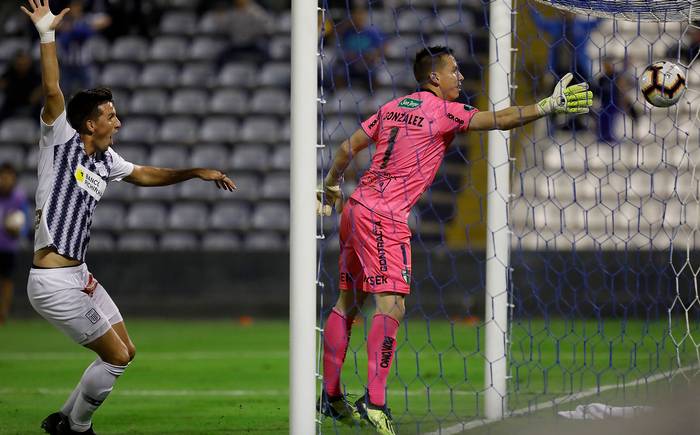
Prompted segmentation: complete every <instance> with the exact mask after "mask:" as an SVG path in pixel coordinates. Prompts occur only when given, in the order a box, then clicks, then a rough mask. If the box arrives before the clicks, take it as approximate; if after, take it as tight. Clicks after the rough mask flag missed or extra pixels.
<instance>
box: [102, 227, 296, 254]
mask: <svg viewBox="0 0 700 435" xmlns="http://www.w3.org/2000/svg"><path fill="white" fill-rule="evenodd" d="M287 246H288V242H287V238H286V237H285V236H284V235H282V234H280V233H278V232H271V231H256V232H248V233H245V234H240V235H239V234H237V233H234V232H228V231H220V232H208V233H205V234H203V235H201V236H200V235H199V234H195V233H188V232H181V231H177V232H165V233H162V234H154V233H149V232H129V233H120V234H113V233H110V232H105V231H93V232H92V234H91V235H90V248H89V251H90V252H94V251H110V252H113V251H115V250H118V251H154V250H162V251H200V250H208V251H231V250H234V249H242V250H247V251H264V250H279V249H284V248H286V247H287Z"/></svg>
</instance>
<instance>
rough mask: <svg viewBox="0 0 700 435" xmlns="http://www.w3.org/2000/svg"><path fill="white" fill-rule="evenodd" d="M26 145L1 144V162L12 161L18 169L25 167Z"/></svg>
mask: <svg viewBox="0 0 700 435" xmlns="http://www.w3.org/2000/svg"><path fill="white" fill-rule="evenodd" d="M24 161H25V160H24V147H20V146H15V145H2V146H0V164H2V163H11V164H12V166H14V167H15V169H16V170H17V171H21V170H22V169H24Z"/></svg>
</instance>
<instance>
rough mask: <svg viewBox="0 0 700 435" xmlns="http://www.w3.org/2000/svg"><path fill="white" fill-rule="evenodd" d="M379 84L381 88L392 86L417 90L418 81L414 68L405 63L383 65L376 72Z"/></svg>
mask: <svg viewBox="0 0 700 435" xmlns="http://www.w3.org/2000/svg"><path fill="white" fill-rule="evenodd" d="M374 74H375V76H376V78H377V79H376V80H377V83H378V84H379V85H381V86H391V87H394V88H401V89H415V88H416V79H415V77H413V68H411V67H410V65H407V63H404V62H388V63H382V64H381V65H379V66H377V67H376V68H375V70H374Z"/></svg>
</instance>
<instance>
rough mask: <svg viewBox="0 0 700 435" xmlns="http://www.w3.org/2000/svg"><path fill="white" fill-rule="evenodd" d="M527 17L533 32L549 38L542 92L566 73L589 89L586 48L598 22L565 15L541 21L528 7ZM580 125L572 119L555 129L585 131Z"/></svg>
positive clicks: (588, 65) (590, 78)
mask: <svg viewBox="0 0 700 435" xmlns="http://www.w3.org/2000/svg"><path fill="white" fill-rule="evenodd" d="M530 14H531V15H532V18H533V20H534V21H535V25H536V26H537V28H538V29H539V30H541V31H543V32H545V33H547V34H549V35H550V36H551V42H550V43H548V46H549V52H548V54H547V71H548V72H550V73H551V75H546V76H545V80H546V81H545V83H544V84H543V86H544V88H545V89H549V88H550V87H552V86H554V84H555V83H557V82H558V81H559V80H560V79H561V78H562V77H563V76H564V75H565V74H566V73H568V72H572V73H573V74H574V82H575V83H577V82H587V83H589V84H591V85H592V84H593V83H592V79H593V72H592V66H591V58H590V57H589V56H588V52H587V48H588V42H589V41H590V36H591V32H592V31H593V30H594V29H595V28H596V27H598V24H599V23H600V19H599V18H591V17H589V16H586V17H584V16H578V15H576V14H573V13H569V12H565V13H564V16H563V18H562V17H557V18H552V19H549V18H545V17H543V16H542V15H541V14H540V13H539V12H538V11H537V9H535V8H534V7H533V6H532V5H530ZM552 76H553V77H552ZM583 122H584V121H583V120H582V119H581V118H580V117H575V118H572V119H569V120H568V121H567V122H566V123H564V124H562V125H560V126H559V127H560V128H564V129H570V130H585V129H586V126H585V125H583Z"/></svg>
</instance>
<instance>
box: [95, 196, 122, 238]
mask: <svg viewBox="0 0 700 435" xmlns="http://www.w3.org/2000/svg"><path fill="white" fill-rule="evenodd" d="M125 215H126V211H125V210H124V206H123V205H122V204H121V203H120V202H102V201H101V202H100V204H99V207H95V211H94V213H93V215H92V228H94V229H96V230H108V231H121V230H122V229H124V221H125Z"/></svg>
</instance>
